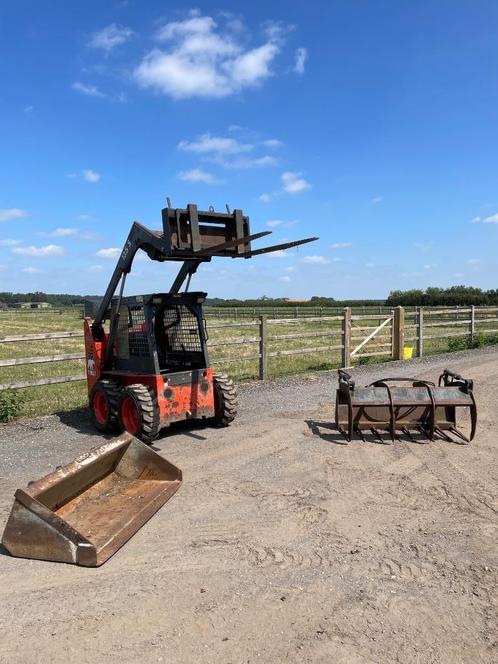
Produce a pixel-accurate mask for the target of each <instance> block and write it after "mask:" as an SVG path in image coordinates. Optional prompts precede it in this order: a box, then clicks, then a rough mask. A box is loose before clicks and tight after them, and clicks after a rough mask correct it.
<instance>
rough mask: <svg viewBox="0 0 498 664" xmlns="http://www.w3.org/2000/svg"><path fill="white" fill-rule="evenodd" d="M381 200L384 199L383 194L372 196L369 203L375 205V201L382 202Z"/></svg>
mask: <svg viewBox="0 0 498 664" xmlns="http://www.w3.org/2000/svg"><path fill="white" fill-rule="evenodd" d="M383 200H384V197H383V196H374V197H373V198H372V200H371V203H373V204H374V205H376V204H377V203H382V201H383Z"/></svg>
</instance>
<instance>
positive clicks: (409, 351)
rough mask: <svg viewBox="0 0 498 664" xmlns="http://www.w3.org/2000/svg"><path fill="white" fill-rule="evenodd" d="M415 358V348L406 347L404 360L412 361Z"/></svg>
mask: <svg viewBox="0 0 498 664" xmlns="http://www.w3.org/2000/svg"><path fill="white" fill-rule="evenodd" d="M412 357H413V348H412V347H411V346H405V347H404V348H403V359H404V360H411V359H412Z"/></svg>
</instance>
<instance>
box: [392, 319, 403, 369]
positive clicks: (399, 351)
mask: <svg viewBox="0 0 498 664" xmlns="http://www.w3.org/2000/svg"><path fill="white" fill-rule="evenodd" d="M404 350H405V310H404V308H403V307H396V308H395V309H394V320H393V360H402V359H403V354H404Z"/></svg>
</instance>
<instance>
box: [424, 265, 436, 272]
mask: <svg viewBox="0 0 498 664" xmlns="http://www.w3.org/2000/svg"><path fill="white" fill-rule="evenodd" d="M436 267H437V263H427V265H424V270H434V268H436Z"/></svg>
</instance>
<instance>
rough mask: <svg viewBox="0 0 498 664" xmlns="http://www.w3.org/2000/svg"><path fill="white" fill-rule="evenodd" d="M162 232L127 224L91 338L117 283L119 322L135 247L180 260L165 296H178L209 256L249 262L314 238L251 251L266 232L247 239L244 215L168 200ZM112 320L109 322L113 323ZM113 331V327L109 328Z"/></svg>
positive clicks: (97, 334) (97, 335) (100, 335)
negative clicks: (175, 204)
mask: <svg viewBox="0 0 498 664" xmlns="http://www.w3.org/2000/svg"><path fill="white" fill-rule="evenodd" d="M162 222H163V230H162V232H161V231H152V230H150V229H149V228H146V227H145V226H143V225H142V224H140V223H138V222H137V221H135V222H133V225H132V227H131V230H130V233H129V235H128V238H127V240H126V242H125V244H124V247H123V250H122V252H121V254H120V257H119V259H118V262H117V265H116V267H115V269H114V272H113V274H112V277H111V280H110V282H109V285H108V287H107V290H106V292H105V295H104V297H103V299H102V301H101V303H100V306H99V309H98V311H97V314H96V316H95V318H94V321H93V323H92V326H91V330H92V336H93V338H94V339H95V340H96V341H102V340H103V339H104V338H105V333H104V328H103V322H104V320H105V318H106V315H107V311H108V310H109V307H110V305H111V301H112V298H113V296H114V293H115V292H116V289H117V287H118V284H119V283H120V282H121V286H120V292H119V297H118V306H117V308H116V314H115V316H116V318H119V305H120V303H121V298H122V295H123V290H124V284H125V280H126V275H127V274H128V273H129V272H130V271H131V267H132V264H133V259H134V258H135V255H136V253H137V251H138V250H139V249H142V250H143V251H145V253H146V254H147V255H148V257H149V258H150V259H151V260H154V261H160V262H163V261H181V262H183V265H182V266H181V268H180V270H179V272H178V275H177V277H176V279H175V280H174V282H173V284H172V286H171V288H170V293H178V292H179V291H180V289H181V287H182V285H183V283H184V282H185V280H186V279H187V280H188V281H187V283H189V282H190V278H191V276H192V275H193V274H194V273H195V272H196V271H197V268H198V267H199V265H200V264H201V263H203V262H209V261H210V260H211V258H212V257H214V256H224V257H228V258H252V257H253V256H258V255H260V254H265V253H270V252H273V251H281V250H285V249H290V248H291V247H297V246H299V245H301V244H305V243H307V242H313V241H314V240H317V239H318V238H317V237H310V238H305V239H304V240H295V241H293V242H285V243H283V244H278V245H273V246H271V247H264V248H263V249H256V250H252V249H251V242H252V241H253V240H257V239H259V238H261V237H263V236H265V235H269V234H270V233H271V231H263V232H261V233H255V234H254V235H251V232H250V226H249V217H248V216H246V215H244V214H243V212H242V210H239V209H235V210H233V212H231V211H230V210H229V208H228V206H227V212H215V211H214V210H213V209H212V208H210V209H209V210H208V211H207V212H203V211H200V210H198V209H197V205H194V204H189V205H187V207H186V208H185V209H181V208H173V207H171V204H170V202H169V200H168V207H167V208H164V209H163V210H162ZM116 322H117V320H115V321H114V323H116ZM113 327H114V329H116V327H117V326H116V325H113ZM112 341H113V340H112V339H109V342H110V343H108V346H107V351H106V355H107V354H108V353H109V352H110V350H111V346H112Z"/></svg>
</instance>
